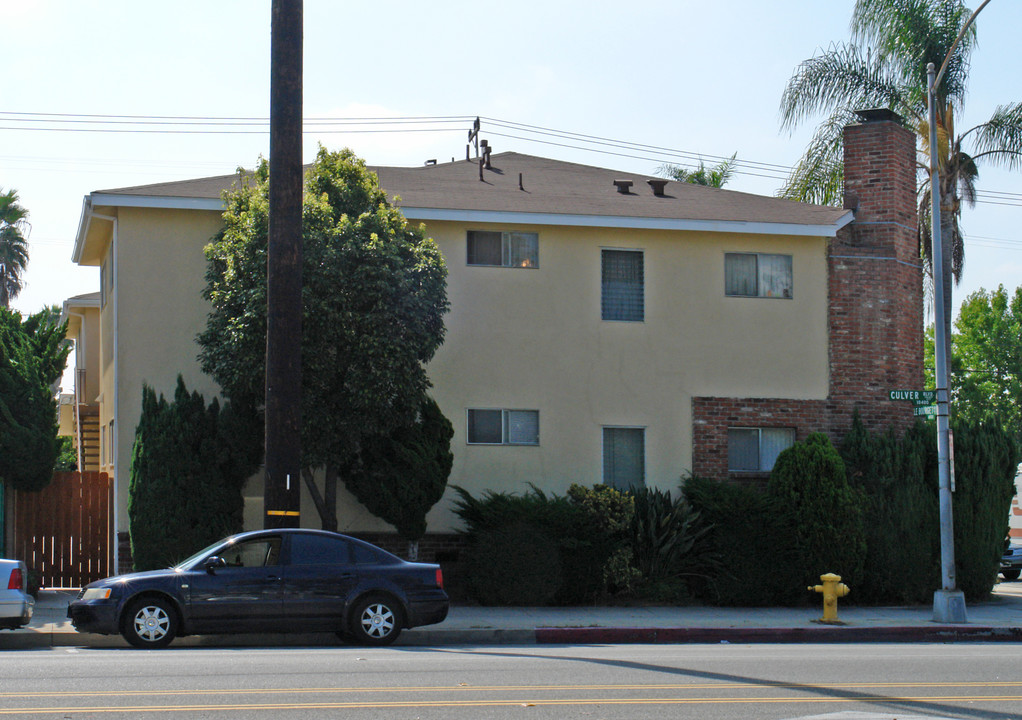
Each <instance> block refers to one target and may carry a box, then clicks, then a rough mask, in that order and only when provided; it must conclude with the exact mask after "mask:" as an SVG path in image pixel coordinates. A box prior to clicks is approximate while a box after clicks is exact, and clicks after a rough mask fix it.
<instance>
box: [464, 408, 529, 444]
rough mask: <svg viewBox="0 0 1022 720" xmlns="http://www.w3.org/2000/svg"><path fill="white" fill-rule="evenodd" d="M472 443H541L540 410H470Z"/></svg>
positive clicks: (469, 426) (469, 432)
mask: <svg viewBox="0 0 1022 720" xmlns="http://www.w3.org/2000/svg"><path fill="white" fill-rule="evenodd" d="M468 443H469V444H470V445H539V410H491V409H474V408H473V409H470V410H469V411H468Z"/></svg>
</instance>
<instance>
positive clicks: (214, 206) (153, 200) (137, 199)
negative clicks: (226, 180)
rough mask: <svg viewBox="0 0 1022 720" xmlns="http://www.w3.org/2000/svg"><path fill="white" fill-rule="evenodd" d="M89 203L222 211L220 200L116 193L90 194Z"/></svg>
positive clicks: (95, 205) (93, 204) (222, 203)
mask: <svg viewBox="0 0 1022 720" xmlns="http://www.w3.org/2000/svg"><path fill="white" fill-rule="evenodd" d="M89 201H90V202H91V203H92V206H93V207H98V206H100V205H103V206H110V207H144V208H163V209H167V210H216V211H217V212H223V211H224V201H223V200H221V199H220V198H195V197H168V196H165V195H120V194H116V193H92V194H91V195H89Z"/></svg>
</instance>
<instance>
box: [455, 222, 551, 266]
mask: <svg viewBox="0 0 1022 720" xmlns="http://www.w3.org/2000/svg"><path fill="white" fill-rule="evenodd" d="M468 264H469V265H487V266H492V267H518V268H536V267H539V233H530V232H498V231H495V230H469V231H468Z"/></svg>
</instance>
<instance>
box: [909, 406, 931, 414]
mask: <svg viewBox="0 0 1022 720" xmlns="http://www.w3.org/2000/svg"><path fill="white" fill-rule="evenodd" d="M912 414H913V415H917V416H918V415H936V414H937V406H936V405H922V406H920V405H917V406H915V407H914V408H912Z"/></svg>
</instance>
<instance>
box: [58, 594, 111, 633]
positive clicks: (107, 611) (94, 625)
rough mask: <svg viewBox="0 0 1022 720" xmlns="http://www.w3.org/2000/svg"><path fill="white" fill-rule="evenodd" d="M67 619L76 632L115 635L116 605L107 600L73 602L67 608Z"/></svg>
mask: <svg viewBox="0 0 1022 720" xmlns="http://www.w3.org/2000/svg"><path fill="white" fill-rule="evenodd" d="M67 617H68V619H69V620H71V624H72V625H74V628H75V630H77V631H78V632H89V633H98V634H100V635H116V634H117V633H119V632H120V628H118V627H117V603H116V602H115V601H109V600H89V601H83V600H74V601H72V602H71V603H70V604H69V605H68V606H67Z"/></svg>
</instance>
